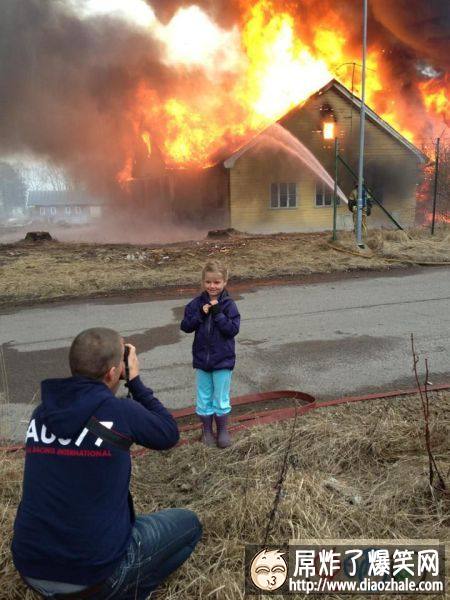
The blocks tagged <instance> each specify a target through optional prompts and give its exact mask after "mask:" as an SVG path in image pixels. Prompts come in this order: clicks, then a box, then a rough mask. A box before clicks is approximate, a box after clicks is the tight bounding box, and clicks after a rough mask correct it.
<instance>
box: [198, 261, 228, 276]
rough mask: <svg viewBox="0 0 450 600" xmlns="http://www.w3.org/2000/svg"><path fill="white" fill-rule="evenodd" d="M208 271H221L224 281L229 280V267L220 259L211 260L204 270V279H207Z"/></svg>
mask: <svg viewBox="0 0 450 600" xmlns="http://www.w3.org/2000/svg"><path fill="white" fill-rule="evenodd" d="M206 273H219V274H220V275H222V277H223V279H224V281H228V267H227V266H226V265H225V264H224V263H221V262H219V261H218V260H209V261H208V262H207V263H206V265H205V266H204V267H203V270H202V280H203V279H205V275H206Z"/></svg>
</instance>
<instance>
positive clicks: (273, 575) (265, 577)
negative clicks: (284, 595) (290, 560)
mask: <svg viewBox="0 0 450 600" xmlns="http://www.w3.org/2000/svg"><path fill="white" fill-rule="evenodd" d="M250 576H251V578H252V581H253V583H254V584H255V585H256V587H258V588H259V589H260V590H269V591H272V590H277V589H278V588H280V587H281V586H282V585H283V583H284V582H285V581H286V577H287V565H286V561H285V560H284V558H283V552H280V550H267V549H264V550H262V551H261V552H258V553H257V554H255V556H254V557H253V560H252V563H251V566H250Z"/></svg>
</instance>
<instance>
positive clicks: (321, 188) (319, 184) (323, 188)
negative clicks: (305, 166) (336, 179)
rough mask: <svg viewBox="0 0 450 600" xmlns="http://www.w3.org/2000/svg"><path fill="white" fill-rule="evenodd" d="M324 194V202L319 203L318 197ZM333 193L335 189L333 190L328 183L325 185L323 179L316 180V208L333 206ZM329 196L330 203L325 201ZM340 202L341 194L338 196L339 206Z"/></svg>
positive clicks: (337, 203)
mask: <svg viewBox="0 0 450 600" xmlns="http://www.w3.org/2000/svg"><path fill="white" fill-rule="evenodd" d="M319 192H320V195H321V196H322V204H318V202H317V197H318V195H319ZM333 195H334V191H333V190H331V189H330V188H329V187H328V186H327V185H325V183H324V182H323V181H316V192H315V195H314V206H315V207H316V208H333ZM327 197H329V198H330V203H329V204H327V203H326V202H325V198H327ZM339 204H340V202H339V196H338V197H337V198H336V205H337V206H339Z"/></svg>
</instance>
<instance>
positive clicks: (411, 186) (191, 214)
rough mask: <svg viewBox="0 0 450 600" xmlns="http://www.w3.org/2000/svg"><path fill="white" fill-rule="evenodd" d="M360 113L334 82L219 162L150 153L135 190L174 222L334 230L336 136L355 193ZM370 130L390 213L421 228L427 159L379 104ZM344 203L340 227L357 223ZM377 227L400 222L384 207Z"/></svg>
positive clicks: (369, 170)
mask: <svg viewBox="0 0 450 600" xmlns="http://www.w3.org/2000/svg"><path fill="white" fill-rule="evenodd" d="M359 119H360V100H359V99H358V98H357V97H356V96H355V95H353V94H352V93H351V92H350V91H349V90H348V89H347V88H346V87H345V86H343V85H342V84H341V83H339V82H338V81H336V80H332V81H330V82H329V83H328V84H327V85H325V86H324V87H322V88H321V89H320V90H319V91H317V92H316V93H315V94H313V95H312V96H311V97H310V98H309V99H308V100H307V101H306V102H304V103H302V104H301V105H299V106H297V107H295V108H293V109H292V110H291V111H289V112H288V113H287V114H286V115H284V116H283V117H282V118H281V119H279V121H278V123H277V125H275V126H271V127H268V128H267V129H265V130H264V131H263V132H261V133H260V134H258V135H255V136H254V137H253V138H251V139H250V140H249V141H248V142H247V143H246V144H243V145H242V146H241V147H240V148H238V149H237V150H236V151H235V152H233V153H231V154H229V155H227V156H224V153H223V150H222V156H221V157H220V159H217V160H216V162H215V164H214V165H212V166H209V167H207V168H204V169H198V168H197V169H174V168H171V169H166V168H165V165H164V162H163V160H162V159H161V156H160V155H159V154H158V159H157V162H155V158H154V157H152V156H151V155H148V156H147V159H146V160H144V161H142V157H141V161H138V162H137V164H136V167H135V168H136V169H137V174H138V176H137V177H135V178H134V179H133V181H132V183H131V189H132V193H133V196H134V198H135V201H136V200H139V201H140V202H141V203H142V204H143V205H145V204H147V205H153V204H154V202H152V197H153V196H155V197H158V198H159V199H160V200H161V206H164V207H165V209H166V211H170V213H171V217H172V218H174V219H179V220H185V219H193V220H195V221H196V222H197V223H198V222H200V223H203V224H205V225H208V226H216V227H233V228H235V229H238V230H243V231H249V232H278V231H323V230H326V229H331V227H332V210H333V206H332V205H333V189H332V188H333V179H332V177H333V176H334V172H335V154H334V138H335V137H337V138H338V139H339V142H340V157H341V159H342V160H340V161H339V165H338V178H337V181H338V186H339V188H340V190H342V191H343V192H344V194H345V195H346V196H348V194H349V193H350V191H351V190H352V188H353V187H354V185H355V182H356V172H357V162H358V152H359V146H358V136H359ZM366 128H367V134H366V148H365V152H366V163H365V183H366V185H367V187H368V189H370V191H371V193H372V195H373V196H374V197H375V198H376V200H378V202H380V203H381V204H382V205H383V207H384V208H385V209H386V211H388V212H389V213H391V214H392V216H393V217H394V218H395V219H396V220H397V221H398V222H399V223H400V224H401V225H402V226H403V227H406V228H407V227H411V226H413V225H414V221H415V212H416V191H417V186H418V184H419V182H420V180H421V166H422V165H423V164H424V163H425V162H426V160H427V159H426V156H425V155H424V154H423V153H422V152H421V151H420V150H419V149H418V148H416V147H415V146H414V145H413V144H412V143H410V142H409V141H408V140H407V139H406V138H405V137H404V136H402V135H401V134H400V133H399V132H398V131H396V130H395V129H394V128H393V127H391V126H390V125H388V124H387V123H386V122H385V121H384V120H383V119H381V118H380V117H379V116H378V115H377V114H376V113H375V112H374V111H372V110H371V109H368V111H367V123H366ZM220 152H221V149H219V151H218V154H220ZM139 169H141V171H140V172H139ZM338 203H339V206H338V217H337V226H338V228H341V229H342V228H348V227H351V226H352V218H351V215H350V213H349V212H348V210H347V206H346V202H345V198H343V197H342V194H341V197H340V198H338ZM371 224H372V225H374V226H391V222H390V220H389V218H388V217H387V216H386V214H385V213H384V212H382V211H381V210H380V209H378V208H377V207H375V208H374V211H373V215H372V217H371Z"/></svg>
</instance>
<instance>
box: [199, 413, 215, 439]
mask: <svg viewBox="0 0 450 600" xmlns="http://www.w3.org/2000/svg"><path fill="white" fill-rule="evenodd" d="M198 417H199V419H200V421H201V422H202V425H203V429H202V442H203V444H205V446H215V445H216V438H215V437H214V433H213V415H198Z"/></svg>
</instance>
